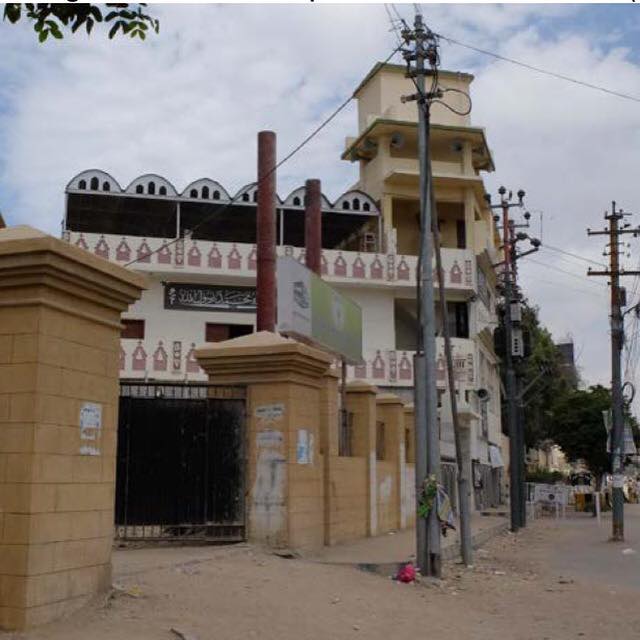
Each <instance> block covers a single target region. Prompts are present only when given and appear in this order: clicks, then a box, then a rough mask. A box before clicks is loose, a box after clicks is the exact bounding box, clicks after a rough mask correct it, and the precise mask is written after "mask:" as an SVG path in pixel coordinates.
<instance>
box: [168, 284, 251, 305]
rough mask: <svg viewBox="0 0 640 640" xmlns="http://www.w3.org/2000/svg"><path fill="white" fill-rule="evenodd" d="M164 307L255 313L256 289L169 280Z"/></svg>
mask: <svg viewBox="0 0 640 640" xmlns="http://www.w3.org/2000/svg"><path fill="white" fill-rule="evenodd" d="M164 308H165V309H184V310H187V311H236V312H241V313H254V312H255V310H256V290H255V288H254V287H228V286H224V285H208V284H184V283H182V282H167V283H166V284H165V287H164Z"/></svg>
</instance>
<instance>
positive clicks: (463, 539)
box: [432, 193, 473, 567]
mask: <svg viewBox="0 0 640 640" xmlns="http://www.w3.org/2000/svg"><path fill="white" fill-rule="evenodd" d="M432 196H433V193H432ZM432 208H433V211H434V217H433V221H432V224H433V240H434V245H435V254H436V273H437V274H438V289H439V291H440V313H441V316H442V334H443V337H444V352H445V357H446V360H447V378H448V383H449V399H450V402H451V419H452V420H453V437H454V441H455V447H456V462H457V466H458V509H459V514H460V555H461V556H462V563H463V564H464V565H466V566H467V567H469V566H471V565H472V564H473V544H472V538H471V508H470V504H469V503H470V499H471V496H470V493H471V489H470V486H471V483H470V482H469V471H470V468H471V456H470V449H469V434H468V431H467V434H466V438H463V433H462V426H461V425H460V420H459V418H458V399H457V397H456V379H455V374H454V370H453V349H452V348H451V335H450V331H449V323H448V322H447V300H446V298H445V293H444V270H443V269H442V254H441V252H440V248H441V246H440V230H439V229H438V216H437V212H436V206H435V197H434V198H433V202H432ZM463 439H464V442H463Z"/></svg>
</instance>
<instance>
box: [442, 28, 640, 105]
mask: <svg viewBox="0 0 640 640" xmlns="http://www.w3.org/2000/svg"><path fill="white" fill-rule="evenodd" d="M436 35H437V36H438V37H439V38H442V39H443V40H446V41H447V42H449V43H450V44H457V45H458V46H459V47H464V48H465V49H471V50H472V51H476V52H477V53H482V54H484V55H486V56H491V57H492V58H496V59H497V60H502V61H504V62H509V63H511V64H515V65H518V66H520V67H523V68H525V69H529V70H530V71H535V72H536V73H540V74H543V75H546V76H551V77H552V78H556V79H558V80H564V81H566V82H571V83H573V84H577V85H580V86H582V87H587V88H588V89H594V90H596V91H601V92H602V93H607V94H609V95H612V96H616V97H618V98H624V99H625V100H631V101H633V102H640V98H639V97H637V96H632V95H629V94H628V93H621V92H620V91H614V90H613V89H608V88H606V87H602V86H600V85H597V84H592V83H590V82H585V81H584V80H578V79H576V78H572V77H570V76H566V75H564V74H562V73H556V72H555V71H549V70H548V69H542V68H541V67H535V66H534V65H532V64H528V63H526V62H521V61H520V60H515V59H514V58H508V57H507V56H503V55H500V54H499V53H494V52H493V51H488V50H487V49H481V48H480V47H475V46H473V45H471V44H466V43H464V42H460V41H459V40H455V39H454V38H450V37H449V36H445V35H443V34H441V33H436Z"/></svg>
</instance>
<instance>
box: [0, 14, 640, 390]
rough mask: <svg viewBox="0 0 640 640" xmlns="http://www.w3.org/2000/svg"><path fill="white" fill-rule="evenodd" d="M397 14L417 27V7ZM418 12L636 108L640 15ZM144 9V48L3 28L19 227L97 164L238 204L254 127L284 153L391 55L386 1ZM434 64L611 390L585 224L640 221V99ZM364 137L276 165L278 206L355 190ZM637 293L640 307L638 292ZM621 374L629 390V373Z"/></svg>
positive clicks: (533, 282)
mask: <svg viewBox="0 0 640 640" xmlns="http://www.w3.org/2000/svg"><path fill="white" fill-rule="evenodd" d="M396 7H397V8H398V10H399V11H400V13H401V14H403V15H404V16H406V18H407V20H411V19H412V16H413V11H414V8H413V5H411V4H405V5H403V4H397V5H396ZM422 7H423V10H424V17H425V21H426V23H427V24H428V25H429V26H430V27H431V28H432V29H433V30H435V31H436V32H438V33H441V34H443V35H444V36H449V37H451V38H454V39H456V40H459V41H462V42H464V43H468V44H471V45H474V46H476V47H479V48H482V49H486V50H490V51H493V52H496V53H499V54H501V55H503V56H507V57H511V58H515V59H517V60H520V61H523V62H526V63H528V64H531V65H535V66H538V67H542V68H545V69H548V70H551V71H554V72H557V73H561V74H564V75H568V76H571V77H574V78H577V79H581V80H584V81H587V82H590V83H593V84H598V85H602V86H604V87H607V88H610V89H612V90H615V91H620V92H624V93H628V94H632V95H635V96H638V97H640V47H639V46H638V45H637V42H638V41H639V40H638V34H639V31H640V6H638V5H637V4H636V5H633V4H628V5H567V4H563V5H551V4H547V5H515V4H514V5H478V4H474V5H438V4H423V5H422ZM149 11H153V13H154V14H155V15H157V16H158V17H159V19H160V23H161V27H160V34H159V35H157V36H150V37H149V38H148V39H147V40H146V41H145V42H138V41H130V40H128V39H122V38H120V39H116V40H113V41H109V40H107V38H106V34H105V33H104V31H102V30H100V29H98V28H96V29H95V30H94V32H93V34H92V36H91V37H87V36H85V35H84V34H78V35H76V36H74V37H67V38H65V39H64V40H62V41H56V40H51V39H50V40H49V41H47V42H46V43H44V44H43V45H40V44H38V43H37V40H36V37H35V34H34V32H33V31H32V30H31V27H30V26H29V25H28V24H26V23H19V24H18V25H9V24H7V23H0V211H2V213H3V215H4V217H5V219H6V220H7V221H8V223H9V224H25V223H26V224H31V225H33V226H35V227H38V228H41V229H43V230H46V231H49V232H51V233H54V234H56V235H57V234H59V232H60V223H61V220H62V216H63V210H64V187H65V185H66V183H67V182H68V181H69V180H70V179H71V178H72V177H73V176H74V175H75V174H76V173H78V172H80V171H82V170H84V169H88V168H100V169H104V170H106V171H108V172H109V173H111V174H112V175H113V176H114V177H115V178H116V179H117V180H118V181H119V182H120V184H121V185H123V186H126V185H127V184H128V183H129V182H130V181H131V180H133V179H134V178H135V177H137V176H139V175H141V174H143V173H147V172H154V173H159V174H160V175H163V176H165V177H166V178H167V179H169V180H170V181H171V182H172V183H173V184H174V185H175V186H176V188H177V189H178V190H179V191H181V190H182V189H183V188H184V187H185V186H186V185H187V184H188V183H189V182H191V181H192V180H195V179H197V178H201V177H205V176H206V177H211V178H213V179H216V180H218V181H219V182H221V183H222V184H223V185H224V186H225V187H226V188H227V190H228V191H230V192H235V191H236V190H237V189H239V188H240V187H242V186H243V185H244V184H246V183H248V182H251V181H253V180H255V172H256V132H257V131H259V130H261V129H272V130H274V131H276V132H277V134H278V155H279V156H280V157H282V156H283V155H284V154H285V153H286V152H287V151H288V150H290V149H291V148H293V147H294V146H295V145H296V144H297V143H298V142H299V141H300V140H301V139H303V138H304V137H305V136H306V135H307V134H308V133H309V132H310V131H311V130H313V129H314V128H315V126H316V125H317V124H319V123H320V122H321V121H322V120H323V119H324V118H325V117H326V116H327V115H328V114H329V113H331V112H332V111H333V109H334V108H335V107H336V106H337V105H339V104H340V103H341V102H342V101H343V100H344V99H345V98H346V97H348V96H349V95H350V94H351V93H352V91H353V89H354V88H355V87H356V86H357V84H358V82H359V81H360V80H361V79H362V78H363V77H364V75H365V74H366V73H367V72H368V71H369V70H370V68H371V67H372V66H373V64H374V63H375V62H376V61H378V60H382V59H385V58H386V57H387V56H388V55H389V53H390V52H391V50H392V49H393V47H394V44H395V38H394V34H393V33H392V32H391V31H390V24H389V19H388V16H387V14H386V12H385V9H384V6H383V5H381V4H379V5H342V6H339V5H320V4H304V5H302V4H301V5H151V6H150V7H149ZM441 60H442V67H443V68H446V69H450V70H459V71H466V72H471V73H473V74H474V75H475V80H474V82H473V84H472V88H471V90H472V99H473V111H472V114H471V118H472V123H473V124H474V125H476V126H482V127H485V128H486V131H487V137H488V141H489V145H490V147H491V149H492V152H493V155H494V160H495V163H496V171H495V172H494V173H489V174H486V175H485V180H486V187H487V189H488V190H489V191H490V192H492V193H496V191H497V188H498V187H499V186H500V185H501V184H504V185H505V186H506V187H507V188H509V189H513V191H514V192H515V191H517V190H518V189H520V188H523V189H524V190H525V191H526V194H527V195H526V199H525V201H526V204H527V207H528V208H529V211H530V212H531V213H532V218H531V220H532V229H531V232H532V235H538V236H542V237H541V239H542V241H543V244H544V245H547V247H555V248H556V249H551V248H546V247H545V248H543V249H542V250H541V251H540V252H539V253H537V254H535V255H534V256H532V257H531V258H525V259H523V260H522V262H521V265H520V274H521V282H522V285H523V289H524V291H525V294H526V295H527V297H528V299H529V300H530V302H532V303H534V304H536V305H538V306H539V309H540V318H541V320H542V322H543V323H544V324H545V325H546V326H547V327H548V328H549V330H550V331H551V332H552V333H553V335H554V337H555V338H556V339H561V338H563V337H565V336H571V337H572V338H573V340H574V344H575V350H576V355H577V357H578V366H579V368H580V372H581V374H582V376H583V378H584V380H585V382H586V383H598V382H600V383H603V384H608V383H609V377H610V366H609V363H610V356H609V329H608V297H607V292H608V290H607V286H606V280H605V279H603V278H587V277H586V276H585V273H586V270H587V268H588V266H589V263H587V262H585V260H584V259H585V258H586V259H588V260H593V261H595V262H603V261H605V260H606V258H604V257H603V256H602V252H603V249H604V241H603V238H602V237H598V236H595V237H588V236H587V233H586V228H587V227H591V228H592V229H597V228H602V227H603V225H604V222H605V221H604V219H603V214H604V211H605V210H606V209H607V208H610V206H611V201H612V200H614V199H615V200H616V201H617V203H618V205H619V206H621V207H622V208H624V209H625V210H626V211H630V212H633V211H636V212H638V213H637V215H636V216H634V217H631V218H630V219H629V220H630V222H631V223H632V224H633V225H640V189H639V188H638V182H639V178H638V150H640V104H639V103H638V102H633V101H628V100H623V99H621V98H618V97H614V96H611V95H607V94H604V93H602V92H598V91H594V90H592V89H588V88H585V87H581V86H577V85H575V84H571V83H568V82H566V81H562V80H558V79H555V78H550V77H548V76H544V75H540V74H537V73H534V72H532V71H530V70H526V69H523V68H521V67H518V66H516V65H512V64H509V63H507V62H504V61H498V60H496V59H494V58H491V57H488V56H485V55H482V54H479V53H476V52H473V51H471V50H468V49H465V48H462V47H460V46H458V45H454V44H450V43H448V42H446V41H445V40H443V41H442V42H441ZM356 131H357V121H356V109H355V104H354V103H352V104H351V105H350V106H349V107H348V108H347V109H345V110H344V111H343V112H342V113H341V114H340V115H339V116H338V117H337V118H336V119H335V120H334V121H333V122H332V123H331V124H330V125H329V126H328V127H326V128H325V129H324V130H323V131H322V133H321V134H320V135H318V136H317V137H316V138H315V139H314V140H313V142H312V143H311V144H309V145H307V146H306V147H305V148H304V149H303V150H302V151H301V152H300V153H299V154H298V155H296V156H295V157H294V158H293V159H292V160H291V161H289V162H288V163H287V164H286V165H284V166H283V167H282V168H281V169H280V170H279V174H278V192H279V193H280V195H282V196H284V195H286V194H288V193H289V192H290V191H291V190H293V188H295V187H297V186H299V185H300V184H302V183H303V182H304V180H305V179H306V178H309V177H318V178H321V179H322V181H323V190H324V191H325V193H327V194H328V196H329V197H330V198H331V199H333V198H336V197H337V196H338V195H339V194H340V193H342V192H343V191H345V190H346V189H348V188H349V187H350V186H351V185H352V184H353V183H354V182H355V181H356V180H357V167H356V166H355V165H351V164H349V163H347V162H344V161H341V160H340V153H341V151H342V149H343V148H344V140H345V138H346V137H347V136H349V135H354V134H355V133H356ZM541 222H542V224H541ZM628 241H629V243H630V245H631V246H630V247H629V248H628V252H629V254H630V255H629V257H628V258H626V266H627V268H629V269H632V268H637V267H638V264H639V261H640V238H639V239H633V238H632V237H631V236H629V237H628ZM557 248H560V249H563V250H564V251H567V252H571V253H574V254H576V255H577V256H580V257H579V258H575V257H571V256H568V255H565V254H562V253H559V252H558V251H557ZM593 266H595V265H593ZM625 280H626V281H627V286H628V290H629V294H630V295H629V297H630V302H631V301H633V302H635V301H636V299H638V298H640V286H638V283H637V282H636V281H635V280H634V279H633V278H631V277H628V278H625ZM634 291H635V294H634V295H632V294H633V293H634ZM628 318H629V319H628V334H629V335H635V333H634V332H635V331H636V324H638V323H637V321H636V320H635V319H633V318H632V314H629V316H628ZM632 346H633V345H632V340H630V341H629V347H630V348H631V347H632ZM625 369H626V373H627V376H628V377H629V378H634V376H635V358H631V359H630V363H629V365H628V366H627V365H626V362H625ZM639 373H640V371H639Z"/></svg>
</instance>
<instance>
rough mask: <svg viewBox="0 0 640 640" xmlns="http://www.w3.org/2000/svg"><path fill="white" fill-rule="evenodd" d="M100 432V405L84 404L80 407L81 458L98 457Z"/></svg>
mask: <svg viewBox="0 0 640 640" xmlns="http://www.w3.org/2000/svg"><path fill="white" fill-rule="evenodd" d="M101 431H102V405H101V404H97V403H95V402H84V403H83V404H82V406H81V407H80V440H82V441H83V443H82V445H81V447H80V455H82V456H99V455H100V448H99V445H98V443H99V442H100V432H101Z"/></svg>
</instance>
